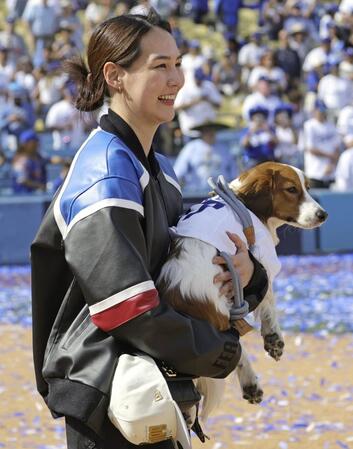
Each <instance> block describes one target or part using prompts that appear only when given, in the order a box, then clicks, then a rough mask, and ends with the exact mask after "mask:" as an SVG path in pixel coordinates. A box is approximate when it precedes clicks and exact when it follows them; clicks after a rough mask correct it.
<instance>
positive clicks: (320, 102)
mask: <svg viewBox="0 0 353 449" xmlns="http://www.w3.org/2000/svg"><path fill="white" fill-rule="evenodd" d="M314 109H317V110H319V111H321V112H326V111H327V106H326V104H325V102H324V101H323V100H320V99H319V98H317V99H316V100H315V103H314Z"/></svg>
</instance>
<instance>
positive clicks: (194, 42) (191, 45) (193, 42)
mask: <svg viewBox="0 0 353 449" xmlns="http://www.w3.org/2000/svg"><path fill="white" fill-rule="evenodd" d="M188 44H189V48H200V41H198V40H197V39H192V40H191V41H189V43H188Z"/></svg>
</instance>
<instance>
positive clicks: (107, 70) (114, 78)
mask: <svg viewBox="0 0 353 449" xmlns="http://www.w3.org/2000/svg"><path fill="white" fill-rule="evenodd" d="M103 75H104V79H105V82H106V83H107V85H108V88H109V89H113V90H114V91H116V92H122V90H123V83H122V76H123V69H122V68H121V67H120V66H119V65H118V64H115V63H114V62H106V63H105V64H104V67H103Z"/></svg>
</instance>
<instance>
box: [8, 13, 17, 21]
mask: <svg viewBox="0 0 353 449" xmlns="http://www.w3.org/2000/svg"><path fill="white" fill-rule="evenodd" d="M6 22H7V23H15V22H16V16H15V15H13V14H11V15H9V16H7V17H6Z"/></svg>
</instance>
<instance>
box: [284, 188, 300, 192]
mask: <svg viewBox="0 0 353 449" xmlns="http://www.w3.org/2000/svg"><path fill="white" fill-rule="evenodd" d="M286 190H287V192H289V193H298V189H297V188H296V187H288V189H286Z"/></svg>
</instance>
